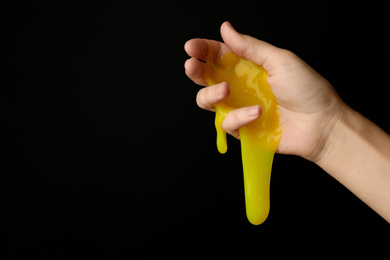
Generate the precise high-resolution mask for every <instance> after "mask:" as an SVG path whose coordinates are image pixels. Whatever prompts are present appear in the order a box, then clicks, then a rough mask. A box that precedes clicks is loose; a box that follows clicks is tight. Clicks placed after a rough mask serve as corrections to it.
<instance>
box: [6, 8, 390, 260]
mask: <svg viewBox="0 0 390 260" xmlns="http://www.w3.org/2000/svg"><path fill="white" fill-rule="evenodd" d="M382 3H385V4H382V5H377V4H375V3H374V2H372V1H370V3H363V2H362V3H357V2H354V4H341V3H340V1H338V2H337V4H335V3H331V2H328V1H321V2H318V1H288V2H287V1H286V2H281V1H274V0H273V1H261V0H259V1H250V2H248V1H235V2H226V1H224V2H213V1H198V2H196V1H174V2H172V3H170V2H166V1H155V2H150V1H101V2H100V1H99V2H98V1H52V2H41V1H26V2H20V1H9V2H8V3H7V2H2V4H1V5H0V33H1V35H0V44H1V52H0V55H1V56H0V60H1V63H0V76H1V77H0V91H1V92H0V108H1V110H0V113H1V132H2V133H1V139H0V140H1V146H0V147H1V149H2V151H3V155H2V157H1V159H0V160H1V168H0V171H1V173H0V236H1V239H2V241H1V244H0V246H1V247H2V248H1V252H2V254H3V255H4V254H7V253H12V254H14V255H19V254H26V255H36V254H37V255H50V256H56V255H68V256H73V255H76V254H77V255H85V256H105V255H106V256H115V255H124V256H126V257H129V256H135V255H142V256H143V257H153V256H154V257H158V256H165V255H167V256H169V255H171V256H179V257H181V258H186V256H189V255H194V254H198V255H200V256H210V255H212V256H230V255H232V254H233V253H235V254H237V253H244V252H252V251H253V252H254V253H255V254H257V255H258V256H259V257H261V256H262V254H263V253H264V252H270V253H272V254H274V253H278V252H283V253H284V254H285V253H288V254H290V255H302V254H312V252H316V254H317V253H321V254H322V253H324V252H332V251H334V252H342V251H343V250H345V251H346V252H355V253H356V252H358V253H359V252H361V250H369V251H372V252H374V251H378V250H382V249H383V250H384V249H385V247H384V244H383V243H380V242H385V241H386V239H387V240H388V231H389V226H388V224H387V223H386V222H385V221H384V220H383V219H382V218H381V217H380V216H378V215H377V214H376V213H375V212H374V211H372V210H371V209H370V208H369V207H368V206H366V205H365V204H364V203H363V202H361V201H360V200H359V199H358V198H356V197H355V196H354V195H353V194H352V193H351V192H349V191H348V190H347V189H346V188H344V187H343V186H342V185H341V184H339V183H338V182H337V181H336V180H334V179H333V178H332V177H330V176H329V175H328V174H327V173H325V172H324V171H322V170H321V169H320V168H319V167H317V166H316V165H314V164H313V163H311V162H308V161H306V160H304V159H302V158H299V157H296V156H287V155H276V156H275V160H274V167H273V173H272V180H271V211H270V215H269V217H268V219H267V220H266V222H265V223H264V224H262V225H260V226H252V225H251V224H250V223H249V222H248V221H247V220H246V216H245V204H244V191H243V180H242V169H241V157H240V145H239V142H238V141H237V140H234V139H233V138H229V139H228V143H229V150H228V153H227V154H225V155H220V154H218V152H217V149H216V146H215V130H214V127H213V119H214V115H213V114H212V113H210V112H207V111H202V110H201V109H199V108H198V107H197V106H196V103H195V96H196V93H197V91H198V89H199V87H198V86H196V85H195V84H194V83H192V82H191V81H190V80H189V79H188V78H187V77H186V76H185V74H184V67H183V64H184V61H185V60H186V59H187V55H186V53H185V52H184V49H183V45H184V43H185V42H186V41H187V40H189V39H191V38H195V37H202V38H211V39H216V40H220V35H219V26H220V25H221V23H222V22H224V21H226V20H228V21H230V22H231V23H232V24H233V26H235V27H236V29H237V30H239V31H241V32H243V33H245V34H250V35H252V36H254V37H257V38H260V39H262V40H265V41H268V42H270V43H272V44H274V45H276V46H279V47H282V48H286V49H289V50H291V51H293V52H295V53H296V54H298V55H299V56H300V57H301V58H302V59H304V60H305V61H306V62H308V63H309V64H310V65H311V66H313V67H314V68H315V69H316V70H317V71H318V72H320V73H321V74H322V75H323V76H324V77H326V78H327V79H328V80H329V81H330V82H331V83H332V84H333V85H334V87H335V88H336V90H337V91H338V93H339V94H340V95H341V97H342V98H343V99H344V100H345V101H346V102H347V103H348V104H349V105H350V106H352V107H353V108H354V109H356V110H358V111H359V112H360V113H362V114H363V115H365V116H366V117H368V118H370V119H371V120H372V121H374V122H375V123H376V124H378V125H379V126H380V127H382V128H383V129H384V130H385V131H387V132H388V131H389V130H390V125H389V123H388V115H387V114H388V113H387V112H388V111H389V109H388V87H389V83H388V70H389V66H388V60H389V47H388V46H389V37H388V26H389V19H388V16H389V4H387V3H386V2H385V1H382ZM378 242H379V243H378ZM387 242H388V241H387ZM387 244H388V243H387ZM309 248H310V249H313V250H314V249H317V250H314V251H312V250H308V249H309ZM336 250H337V251H336ZM310 252H311V253H310Z"/></svg>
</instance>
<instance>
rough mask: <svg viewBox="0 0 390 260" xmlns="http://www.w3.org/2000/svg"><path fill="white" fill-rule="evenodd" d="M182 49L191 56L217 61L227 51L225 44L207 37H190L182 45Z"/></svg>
mask: <svg viewBox="0 0 390 260" xmlns="http://www.w3.org/2000/svg"><path fill="white" fill-rule="evenodd" d="M184 49H185V51H186V52H187V54H188V55H189V56H191V57H194V58H197V59H199V60H202V61H213V62H215V61H218V60H220V59H221V57H222V56H223V55H224V54H225V53H226V52H228V51H229V48H228V47H227V46H226V44H224V43H222V42H218V41H214V40H207V39H191V40H189V41H187V42H186V43H185V45H184Z"/></svg>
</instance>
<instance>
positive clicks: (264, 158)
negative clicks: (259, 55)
mask: <svg viewBox="0 0 390 260" xmlns="http://www.w3.org/2000/svg"><path fill="white" fill-rule="evenodd" d="M204 75H205V76H204V80H205V81H206V82H207V84H209V85H214V84H217V83H220V82H227V83H228V84H229V87H230V95H229V96H228V97H227V98H226V99H225V100H223V101H222V102H220V103H218V104H216V105H215V109H216V116H215V127H216V130H217V147H218V151H219V152H220V153H222V154H224V153H225V152H226V151H227V142H226V132H225V131H224V130H223V129H222V121H223V120H224V118H225V116H226V115H227V114H228V113H229V112H230V111H231V110H233V109H235V108H239V107H247V106H253V105H260V107H261V108H262V114H261V116H260V118H258V119H257V120H255V121H253V122H252V123H250V124H248V125H246V126H243V127H241V128H240V130H239V132H240V139H241V154H242V164H243V171H244V186H245V205H246V215H247V218H248V220H249V222H250V223H252V224H253V225H259V224H261V223H263V222H264V221H265V220H266V218H267V217H268V214H269V208H270V199H269V189H270V178H271V169H272V162H273V158H274V154H275V151H276V148H277V147H278V144H279V141H280V138H281V136H282V132H283V130H282V126H281V125H280V123H279V109H278V104H277V102H276V99H275V97H274V95H273V93H272V90H271V87H270V86H269V85H268V82H267V75H268V74H267V72H266V71H265V70H264V69H263V68H262V67H261V66H259V65H257V64H255V63H253V62H251V61H249V60H246V59H244V58H241V57H239V56H237V55H236V54H234V53H232V52H229V53H226V54H225V55H224V56H223V57H222V58H221V59H220V60H219V61H217V62H212V61H206V69H205V74H204Z"/></svg>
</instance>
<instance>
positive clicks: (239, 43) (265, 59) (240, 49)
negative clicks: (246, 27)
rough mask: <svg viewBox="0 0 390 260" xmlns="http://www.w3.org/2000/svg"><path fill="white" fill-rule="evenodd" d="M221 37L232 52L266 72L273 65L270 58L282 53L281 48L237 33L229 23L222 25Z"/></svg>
mask: <svg viewBox="0 0 390 260" xmlns="http://www.w3.org/2000/svg"><path fill="white" fill-rule="evenodd" d="M221 36H222V39H223V41H224V42H225V44H226V45H227V46H228V47H229V48H230V50H232V51H233V52H234V53H236V54H237V55H239V56H241V57H244V58H246V59H248V60H251V61H253V62H255V63H257V64H258V65H260V66H263V67H264V69H265V70H268V69H267V67H269V66H270V65H271V63H270V62H269V58H270V57H271V56H273V55H274V54H275V53H276V52H278V51H280V49H279V48H277V47H275V46H273V45H271V44H269V43H267V42H264V41H261V40H258V39H256V38H253V37H251V36H248V35H244V34H241V33H239V32H237V31H236V30H235V29H234V28H233V26H232V25H231V24H230V23H229V22H224V23H223V24H222V26H221Z"/></svg>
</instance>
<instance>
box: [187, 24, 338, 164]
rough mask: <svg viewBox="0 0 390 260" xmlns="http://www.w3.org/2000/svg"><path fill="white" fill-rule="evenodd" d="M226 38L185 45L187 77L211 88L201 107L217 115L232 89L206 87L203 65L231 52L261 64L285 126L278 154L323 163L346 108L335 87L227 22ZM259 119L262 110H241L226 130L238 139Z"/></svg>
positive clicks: (204, 91)
mask: <svg viewBox="0 0 390 260" xmlns="http://www.w3.org/2000/svg"><path fill="white" fill-rule="evenodd" d="M221 35H222V38H223V40H224V43H221V42H217V41H213V40H206V39H192V40H189V41H188V42H187V43H186V44H185V50H186V52H187V53H188V55H189V56H191V57H192V58H190V59H188V60H187V61H186V63H185V69H186V74H187V75H188V77H189V78H190V79H192V80H193V81H194V82H195V83H197V84H199V85H203V86H206V87H205V88H202V89H201V90H200V91H199V92H198V95H197V104H198V105H199V107H201V108H203V109H207V110H210V111H214V108H213V104H216V103H218V102H220V101H222V100H223V99H225V98H226V97H227V96H228V95H229V86H228V85H227V84H226V83H224V82H223V83H219V84H216V85H213V86H207V84H206V83H205V82H204V80H203V70H204V63H203V62H201V61H199V60H203V61H209V60H213V61H218V60H219V59H220V58H221V57H222V56H223V55H224V53H226V52H228V51H232V52H234V53H236V54H237V55H239V56H241V57H244V58H246V59H248V60H251V61H253V62H255V63H257V64H258V65H261V66H262V67H263V68H264V69H265V70H266V71H267V73H268V83H269V85H270V86H271V88H272V91H273V93H274V95H275V98H276V100H277V102H278V104H279V110H280V123H281V124H282V125H283V127H284V132H283V136H282V139H281V141H280V144H279V147H278V149H277V152H278V153H284V154H294V155H299V156H302V157H304V158H306V159H309V160H311V161H314V162H315V161H318V160H319V159H320V158H321V156H322V151H323V149H322V148H323V147H324V145H325V142H326V140H327V137H328V136H329V134H330V133H331V131H332V129H334V125H335V124H336V123H337V121H338V120H339V119H340V118H341V117H342V116H343V113H344V110H345V108H346V105H345V104H344V103H343V102H342V100H341V99H340V98H339V96H338V95H337V93H336V92H335V90H334V89H333V87H332V86H331V84H330V83H329V82H328V81H327V80H326V79H324V78H323V77H322V76H321V75H319V74H318V73H317V72H316V71H315V70H314V69H312V68H311V67H310V66H309V65H308V64H306V63H305V62H304V61H302V60H301V59H300V58H299V57H298V56H296V55H295V54H293V53H292V52H290V51H287V50H284V49H280V48H277V47H275V46H273V45H271V44H268V43H266V42H263V41H260V40H257V39H255V38H253V37H250V36H247V35H242V34H240V33H238V32H236V31H235V30H234V29H233V27H232V26H231V25H230V24H229V23H228V22H225V23H224V24H222V26H221ZM259 116H261V108H260V107H258V106H254V107H249V108H239V109H236V110H233V111H231V112H230V113H229V114H228V115H227V116H226V118H225V120H224V122H223V124H222V127H223V129H224V130H225V131H226V132H228V133H230V134H232V135H233V136H235V137H237V138H239V133H238V129H239V128H240V127H242V126H243V125H246V124H248V123H250V122H252V121H253V120H255V119H257V118H258V117H259Z"/></svg>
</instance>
